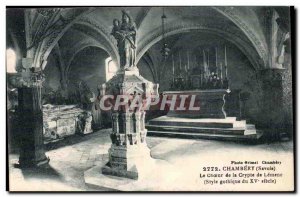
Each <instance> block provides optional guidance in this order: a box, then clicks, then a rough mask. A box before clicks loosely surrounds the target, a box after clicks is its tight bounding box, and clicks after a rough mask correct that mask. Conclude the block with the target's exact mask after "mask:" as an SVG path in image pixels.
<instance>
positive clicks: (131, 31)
mask: <svg viewBox="0 0 300 197" xmlns="http://www.w3.org/2000/svg"><path fill="white" fill-rule="evenodd" d="M111 34H112V35H113V36H114V38H115V39H116V40H117V43H118V45H117V46H118V49H119V55H120V67H121V68H122V69H124V70H132V69H134V68H135V67H136V65H135V58H136V28H135V24H134V22H133V21H132V19H131V17H130V16H129V14H128V13H127V12H126V11H124V10H123V11H122V22H120V21H119V20H118V19H114V21H113V29H112V32H111Z"/></svg>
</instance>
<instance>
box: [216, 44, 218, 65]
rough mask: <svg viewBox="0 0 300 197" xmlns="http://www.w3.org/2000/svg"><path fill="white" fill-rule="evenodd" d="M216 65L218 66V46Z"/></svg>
mask: <svg viewBox="0 0 300 197" xmlns="http://www.w3.org/2000/svg"><path fill="white" fill-rule="evenodd" d="M216 67H217V68H218V49H217V47H216Z"/></svg>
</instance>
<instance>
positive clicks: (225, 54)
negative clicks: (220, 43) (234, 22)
mask: <svg viewBox="0 0 300 197" xmlns="http://www.w3.org/2000/svg"><path fill="white" fill-rule="evenodd" d="M225 79H227V52H226V45H225Z"/></svg>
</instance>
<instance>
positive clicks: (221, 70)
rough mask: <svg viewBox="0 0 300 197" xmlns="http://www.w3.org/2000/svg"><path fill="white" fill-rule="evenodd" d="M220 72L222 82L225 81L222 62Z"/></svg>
mask: <svg viewBox="0 0 300 197" xmlns="http://www.w3.org/2000/svg"><path fill="white" fill-rule="evenodd" d="M220 72H221V76H220V78H221V80H222V79H223V65H222V62H221V63H220Z"/></svg>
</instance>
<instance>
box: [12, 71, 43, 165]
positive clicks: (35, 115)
mask: <svg viewBox="0 0 300 197" xmlns="http://www.w3.org/2000/svg"><path fill="white" fill-rule="evenodd" d="M27 68H28V67H27ZM31 70H32V71H30V70H29V69H26V71H25V72H22V73H17V74H15V75H12V76H11V78H10V80H11V82H12V84H13V85H14V86H15V87H17V88H18V118H19V122H20V128H19V130H20V131H19V133H20V141H19V148H20V157H19V164H20V167H37V166H41V165H44V164H47V163H48V162H49V158H48V157H46V155H45V150H44V139H43V111H42V102H41V89H42V83H43V80H44V78H43V76H42V74H41V72H40V71H37V72H36V71H35V70H34V69H33V68H32V69H31Z"/></svg>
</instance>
